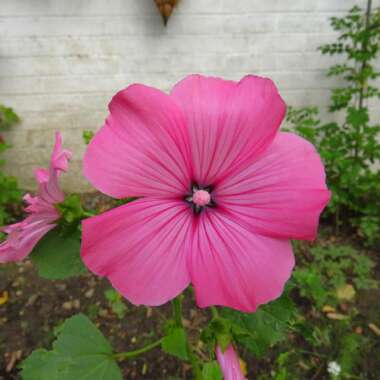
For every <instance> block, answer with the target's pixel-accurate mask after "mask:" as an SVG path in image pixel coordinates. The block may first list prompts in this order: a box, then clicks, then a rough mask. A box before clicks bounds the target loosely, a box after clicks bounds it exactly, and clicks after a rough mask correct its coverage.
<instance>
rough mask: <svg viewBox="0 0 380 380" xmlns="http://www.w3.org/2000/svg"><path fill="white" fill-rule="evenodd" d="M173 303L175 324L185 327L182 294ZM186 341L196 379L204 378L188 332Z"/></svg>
mask: <svg viewBox="0 0 380 380" xmlns="http://www.w3.org/2000/svg"><path fill="white" fill-rule="evenodd" d="M172 305H173V315H174V321H175V324H176V326H177V327H182V328H183V324H182V296H179V297H177V298H175V299H174V300H173V301H172ZM186 342H187V352H188V355H189V360H190V363H191V367H192V369H193V374H194V379H195V380H202V371H201V367H200V365H199V360H198V357H197V356H196V355H195V354H194V352H193V350H192V348H191V345H190V342H189V339H188V337H187V334H186Z"/></svg>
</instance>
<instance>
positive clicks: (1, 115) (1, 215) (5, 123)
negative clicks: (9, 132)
mask: <svg viewBox="0 0 380 380" xmlns="http://www.w3.org/2000/svg"><path fill="white" fill-rule="evenodd" d="M19 121H20V119H19V117H18V116H17V115H16V114H15V113H14V112H13V110H12V109H11V108H8V107H5V106H3V105H1V104H0V132H1V131H2V130H6V129H9V128H11V126H12V125H14V124H16V123H18V122H19ZM8 148H9V145H8V144H7V143H6V142H5V141H4V139H3V138H2V136H1V135H0V154H1V153H3V152H4V151H5V150H6V149H8ZM3 166H4V160H1V159H0V226H3V225H4V224H6V223H7V222H9V220H10V217H11V215H10V213H9V211H8V209H7V206H9V205H10V204H12V203H18V202H20V197H21V191H20V189H19V188H18V185H17V180H16V179H15V178H14V177H10V176H8V175H6V174H5V173H4V172H3ZM0 238H1V236H0Z"/></svg>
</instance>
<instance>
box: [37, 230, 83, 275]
mask: <svg viewBox="0 0 380 380" xmlns="http://www.w3.org/2000/svg"><path fill="white" fill-rule="evenodd" d="M31 258H32V261H33V263H34V264H35V265H36V267H37V270H38V274H39V275H40V276H41V277H43V278H46V279H49V280H58V279H65V278H68V277H72V276H77V275H80V274H83V273H86V268H85V267H84V265H83V263H82V260H81V258H80V233H79V231H78V230H75V231H72V232H63V231H62V230H61V229H59V228H54V229H53V230H51V231H50V232H49V233H47V234H46V235H45V236H44V237H43V238H42V239H41V240H40V241H39V242H38V244H37V245H36V247H35V248H34V249H33V252H32V254H31Z"/></svg>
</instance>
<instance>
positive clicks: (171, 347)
mask: <svg viewBox="0 0 380 380" xmlns="http://www.w3.org/2000/svg"><path fill="white" fill-rule="evenodd" d="M162 349H163V350H164V351H165V352H166V353H168V354H170V355H173V356H176V357H177V358H180V359H182V360H188V359H189V353H188V349H187V338H186V332H185V330H184V329H183V328H181V327H175V328H173V329H172V330H171V331H170V332H169V334H168V335H166V336H165V338H164V339H163V340H162Z"/></svg>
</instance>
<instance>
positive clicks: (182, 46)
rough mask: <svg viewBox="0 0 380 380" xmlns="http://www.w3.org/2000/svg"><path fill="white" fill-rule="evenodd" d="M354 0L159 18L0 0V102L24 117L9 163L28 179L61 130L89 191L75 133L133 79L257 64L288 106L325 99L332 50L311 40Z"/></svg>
mask: <svg viewBox="0 0 380 380" xmlns="http://www.w3.org/2000/svg"><path fill="white" fill-rule="evenodd" d="M355 3H356V4H359V5H361V6H364V5H365V1H364V0H356V1H353V0H316V1H312V0H181V1H180V3H179V6H178V8H177V9H176V10H175V12H174V14H173V15H172V17H171V19H170V20H169V24H168V26H167V27H166V28H165V27H164V26H163V23H162V21H161V18H160V15H159V13H158V11H157V9H156V7H155V4H154V2H153V0H64V1H63V0H1V6H0V102H2V103H5V104H7V105H9V106H11V107H13V108H14V109H15V110H16V111H17V112H18V114H19V115H20V116H21V118H22V120H23V122H22V124H21V125H19V126H17V127H16V128H14V130H13V131H12V132H10V133H8V134H7V138H8V139H9V140H10V141H11V143H12V144H13V148H12V149H11V150H10V151H9V152H8V154H7V159H8V164H7V170H8V171H9V172H10V173H12V174H15V175H16V176H18V177H19V179H20V181H21V183H22V185H23V186H25V187H27V188H34V182H33V178H32V171H31V169H32V168H33V167H35V166H41V165H46V164H47V162H48V156H49V154H50V150H51V146H52V143H53V140H52V137H53V135H54V131H55V130H61V131H62V132H63V135H64V140H65V145H66V146H67V147H68V148H70V149H71V150H73V152H74V159H73V162H72V164H71V171H70V173H69V174H68V175H66V176H65V178H63V183H64V186H65V188H66V189H67V190H85V189H89V187H88V185H87V186H86V181H85V180H84V179H83V178H82V176H81V171H80V168H81V161H80V160H81V157H82V154H83V151H84V144H83V143H82V138H81V135H82V131H83V130H85V129H92V130H96V129H97V128H99V127H100V126H101V125H102V122H103V119H104V117H105V115H106V112H107V111H106V109H107V103H108V101H109V99H110V97H111V96H112V94H113V93H114V92H116V91H117V90H119V89H121V88H123V87H126V86H127V85H128V84H130V83H131V82H143V83H146V84H150V85H153V86H157V87H159V88H161V89H164V90H168V89H169V88H170V87H171V85H172V84H173V83H175V82H176V81H177V80H179V79H180V78H182V77H183V76H184V75H186V74H188V73H194V72H199V73H205V74H213V75H220V76H223V77H228V78H232V79H238V78H240V77H241V76H243V75H244V74H246V73H257V74H261V75H266V76H269V77H271V78H273V79H274V80H275V82H276V83H277V85H278V86H279V88H280V90H281V93H282V94H283V96H284V98H285V99H286V101H287V102H288V103H289V104H293V105H309V104H310V105H311V104H314V105H320V106H322V107H323V106H326V104H327V102H328V93H329V88H331V87H333V86H334V85H335V84H336V83H334V80H331V79H327V78H326V77H325V70H326V68H327V67H328V66H330V65H331V64H332V63H334V59H332V58H328V57H322V56H321V55H320V54H319V53H318V52H317V51H316V48H317V46H319V45H320V44H322V43H325V42H328V41H332V39H333V38H334V33H333V32H332V30H331V28H330V26H329V17H331V16H334V15H337V16H339V15H342V14H344V13H345V12H346V11H347V10H348V9H349V8H350V7H351V6H352V5H353V4H355ZM379 3H380V1H379V0H375V5H380V4H379ZM374 106H375V108H376V106H377V108H380V107H379V104H377V105H376V104H375V105H374ZM78 179H79V180H78Z"/></svg>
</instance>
